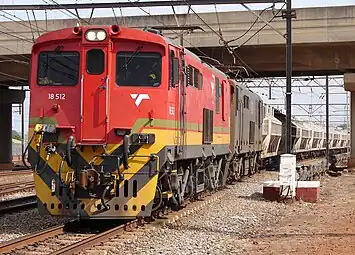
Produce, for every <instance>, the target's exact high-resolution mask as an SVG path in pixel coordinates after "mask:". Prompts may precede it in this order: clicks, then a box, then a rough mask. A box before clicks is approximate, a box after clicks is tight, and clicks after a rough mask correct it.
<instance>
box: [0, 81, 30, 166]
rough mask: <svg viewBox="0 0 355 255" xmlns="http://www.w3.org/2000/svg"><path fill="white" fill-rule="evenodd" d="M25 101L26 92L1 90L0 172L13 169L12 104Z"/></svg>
mask: <svg viewBox="0 0 355 255" xmlns="http://www.w3.org/2000/svg"><path fill="white" fill-rule="evenodd" d="M24 99H25V93H24V91H21V90H9V89H6V88H1V89H0V170H11V169H12V104H13V103H21V102H23V100H24Z"/></svg>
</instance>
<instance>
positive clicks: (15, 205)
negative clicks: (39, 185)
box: [0, 195, 37, 214]
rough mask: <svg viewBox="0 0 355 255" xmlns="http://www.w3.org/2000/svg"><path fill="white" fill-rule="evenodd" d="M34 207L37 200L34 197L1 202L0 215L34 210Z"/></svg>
mask: <svg viewBox="0 0 355 255" xmlns="http://www.w3.org/2000/svg"><path fill="white" fill-rule="evenodd" d="M36 206H37V198H36V196H35V195H33V196H26V197H19V198H15V199H10V200H3V201H1V202H0V214H4V213H9V212H15V211H20V210H25V209H30V208H35V207H36Z"/></svg>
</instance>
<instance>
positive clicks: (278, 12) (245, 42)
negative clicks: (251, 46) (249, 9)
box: [233, 4, 286, 51]
mask: <svg viewBox="0 0 355 255" xmlns="http://www.w3.org/2000/svg"><path fill="white" fill-rule="evenodd" d="M285 5H286V4H284V5H283V6H282V7H281V8H280V9H279V10H278V11H277V12H276V14H274V15H273V16H272V18H271V19H270V20H269V22H272V21H273V20H274V19H275V18H276V17H277V15H279V14H280V12H281V11H282V9H283V8H284V7H285ZM266 26H267V24H264V25H263V26H262V27H260V28H259V29H258V30H257V31H255V33H254V34H252V35H251V36H250V37H249V38H248V39H247V40H245V41H244V42H243V43H242V44H240V45H238V46H236V47H234V48H233V51H234V50H236V49H238V48H240V47H242V46H244V45H245V44H247V43H248V42H249V41H250V40H251V39H253V38H254V36H256V35H257V34H258V33H260V32H261V31H262V30H263V29H264V28H265V27H266Z"/></svg>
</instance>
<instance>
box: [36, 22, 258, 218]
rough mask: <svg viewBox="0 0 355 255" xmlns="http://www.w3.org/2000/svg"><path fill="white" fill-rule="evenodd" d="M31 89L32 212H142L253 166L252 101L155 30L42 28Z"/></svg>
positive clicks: (174, 203)
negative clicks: (34, 197)
mask: <svg viewBox="0 0 355 255" xmlns="http://www.w3.org/2000/svg"><path fill="white" fill-rule="evenodd" d="M30 87H31V102H30V133H33V136H32V138H31V140H30V146H29V159H30V162H31V164H32V167H33V168H34V169H35V173H34V176H35V177H34V178H35V185H36V193H37V197H38V208H39V210H40V212H41V213H48V214H52V215H64V216H73V217H80V218H127V217H129V218H130V217H132V218H135V217H139V216H151V215H152V213H158V212H160V211H161V210H163V209H164V208H167V207H170V208H173V209H178V208H180V207H181V206H182V205H183V203H184V200H186V199H187V198H194V197H196V196H198V195H199V194H200V193H201V192H204V191H208V190H215V189H217V188H220V187H223V186H225V185H226V182H227V181H232V180H236V179H238V178H239V177H240V175H244V174H252V173H254V172H255V170H256V169H257V164H256V162H257V161H258V160H259V158H260V153H261V140H262V137H261V125H262V120H263V106H262V102H261V100H260V98H259V97H258V96H257V95H255V94H254V93H252V92H251V91H249V90H248V89H246V88H243V87H241V86H239V85H238V86H237V84H236V82H234V81H232V80H229V79H228V77H227V76H226V75H225V74H224V73H222V72H221V71H219V70H218V69H216V68H214V67H212V66H211V65H210V64H208V63H204V62H203V61H202V60H201V59H200V58H199V57H198V56H196V55H195V54H193V53H191V52H190V51H188V50H187V49H185V48H183V47H181V46H179V45H175V44H174V43H172V42H170V41H169V40H168V39H166V38H164V37H163V36H162V35H161V34H160V33H159V32H156V31H153V30H146V31H144V30H137V29H132V28H124V27H120V26H118V25H112V26H90V27H74V28H65V29H61V30H58V31H53V32H48V33H46V34H44V35H42V36H40V37H39V38H38V39H37V41H36V43H35V44H34V46H33V49H32V63H31V77H30Z"/></svg>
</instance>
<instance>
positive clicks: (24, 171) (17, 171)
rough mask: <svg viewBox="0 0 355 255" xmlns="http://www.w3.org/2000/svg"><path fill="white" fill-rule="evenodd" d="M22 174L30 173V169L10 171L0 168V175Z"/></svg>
mask: <svg viewBox="0 0 355 255" xmlns="http://www.w3.org/2000/svg"><path fill="white" fill-rule="evenodd" d="M23 174H32V170H12V171H1V170H0V176H11V175H23Z"/></svg>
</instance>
